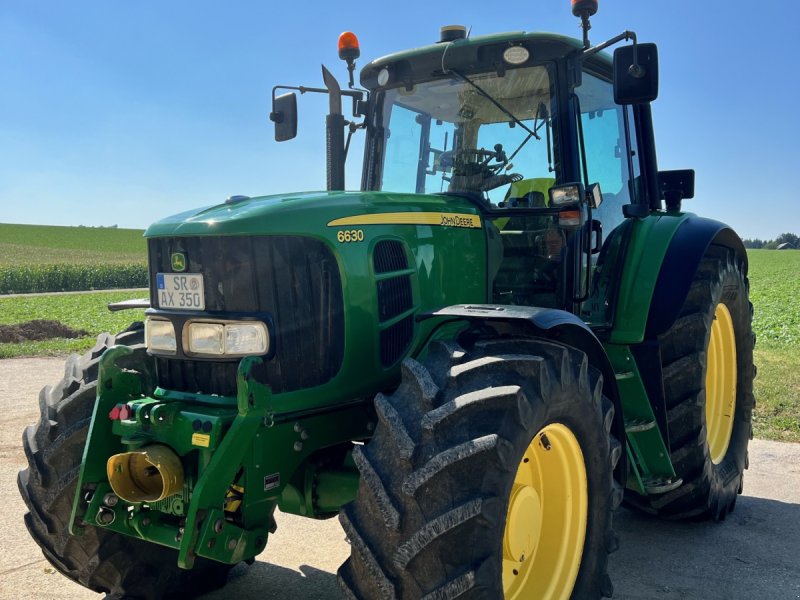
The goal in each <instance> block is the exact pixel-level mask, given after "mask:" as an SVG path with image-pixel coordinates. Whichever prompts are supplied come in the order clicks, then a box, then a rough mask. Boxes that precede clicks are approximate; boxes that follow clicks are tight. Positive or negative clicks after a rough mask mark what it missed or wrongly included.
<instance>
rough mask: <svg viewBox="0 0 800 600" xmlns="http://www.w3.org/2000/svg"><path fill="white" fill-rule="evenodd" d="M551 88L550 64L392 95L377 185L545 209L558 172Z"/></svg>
mask: <svg viewBox="0 0 800 600" xmlns="http://www.w3.org/2000/svg"><path fill="white" fill-rule="evenodd" d="M552 90H553V86H552V85H551V75H550V70H549V68H548V67H546V66H535V67H529V68H521V69H513V70H508V71H506V72H505V73H504V74H502V75H498V74H497V73H495V72H492V73H486V74H480V75H469V76H468V79H467V77H466V76H462V75H458V74H455V73H454V74H452V76H451V77H450V78H448V79H439V80H434V81H429V82H426V83H418V84H416V85H413V86H404V87H399V88H394V89H390V90H387V91H386V92H384V94H383V98H382V103H381V114H380V115H379V123H381V124H382V126H383V132H382V134H383V135H382V140H378V143H379V144H381V142H382V144H381V145H382V150H383V151H382V152H381V153H380V155H381V156H382V157H383V161H382V165H377V166H378V173H376V175H378V177H377V178H376V179H377V181H376V183H378V182H379V187H380V189H382V190H384V191H394V192H410V193H417V194H421V193H439V192H461V193H470V194H477V195H480V196H482V197H483V198H484V199H485V200H487V201H490V202H491V203H492V204H494V205H496V206H501V207H502V206H508V207H511V206H528V207H540V206H541V207H543V206H545V198H546V196H547V190H548V189H549V188H550V187H551V186H552V185H553V183H554V181H555V178H556V169H557V164H556V162H557V161H556V159H555V156H554V148H553V144H552V128H551V120H550V115H551V114H553V111H554V108H555V103H554V98H553V91H552ZM376 187H378V186H377V185H376ZM537 204H538V206H536V205H537Z"/></svg>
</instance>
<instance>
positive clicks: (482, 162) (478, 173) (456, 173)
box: [442, 144, 523, 192]
mask: <svg viewBox="0 0 800 600" xmlns="http://www.w3.org/2000/svg"><path fill="white" fill-rule="evenodd" d="M447 154H449V155H450V156H448V157H447V160H448V161H449V160H452V163H451V165H448V166H452V169H453V180H454V181H458V182H460V183H461V185H459V186H457V187H459V188H462V187H463V188H466V189H470V190H476V191H480V192H488V191H489V190H493V189H494V188H497V187H500V186H502V185H505V184H507V183H512V182H514V181H520V180H521V179H522V178H523V177H522V175H520V174H518V173H510V174H501V173H500V172H501V171H502V170H503V169H504V168H505V167H506V165H507V164H508V157H507V156H506V153H505V151H504V150H503V145H502V144H495V146H494V150H487V149H486V148H460V149H459V150H456V151H450V152H449V153H447ZM444 161H445V157H444V156H443V157H442V164H444Z"/></svg>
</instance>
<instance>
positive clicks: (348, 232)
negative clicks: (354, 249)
mask: <svg viewBox="0 0 800 600" xmlns="http://www.w3.org/2000/svg"><path fill="white" fill-rule="evenodd" d="M336 239H337V240H338V241H339V243H340V244H346V243H349V242H363V241H364V230H363V229H344V230H342V231H338V232H337V233H336Z"/></svg>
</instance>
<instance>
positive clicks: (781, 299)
mask: <svg viewBox="0 0 800 600" xmlns="http://www.w3.org/2000/svg"><path fill="white" fill-rule="evenodd" d="M748 256H749V257H750V274H749V275H750V290H751V299H752V301H753V304H754V306H755V319H754V322H753V328H754V331H755V333H756V336H757V343H756V353H755V361H756V365H757V367H758V377H757V378H756V386H755V387H756V400H757V403H758V404H757V407H756V413H755V416H754V419H753V421H754V425H755V435H756V437H759V438H765V439H773V440H783V441H794V442H800V352H798V350H797V349H798V345H799V344H800V303H798V302H797V301H796V300H795V299H796V298H800V251H780V250H750V251H749V252H748ZM140 295H143V294H140ZM133 296H135V294H132V293H131V292H98V293H92V294H64V295H47V296H25V297H16V298H2V296H0V325H2V324H13V323H22V322H25V321H30V320H33V319H42V318H47V319H54V320H57V321H60V322H61V323H63V324H64V325H67V326H69V327H71V328H73V329H82V330H85V331H88V332H90V335H88V336H85V337H81V338H78V339H73V340H63V339H53V340H46V341H38V342H24V343H6V344H2V343H0V358H9V357H14V356H34V355H36V356H41V355H63V354H67V353H69V352H83V351H85V350H87V349H88V348H90V347H91V346H92V345H93V344H94V338H95V336H96V335H97V334H98V333H100V332H102V331H112V332H117V331H121V330H122V329H124V328H125V327H127V326H128V324H129V323H130V322H131V321H134V320H137V319H141V318H142V317H143V311H141V310H136V311H123V312H119V313H110V312H109V311H108V310H107V309H106V304H108V303H109V302H114V301H119V300H123V299H127V298H131V297H133Z"/></svg>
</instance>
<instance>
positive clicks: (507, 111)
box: [450, 69, 542, 140]
mask: <svg viewBox="0 0 800 600" xmlns="http://www.w3.org/2000/svg"><path fill="white" fill-rule="evenodd" d="M450 72H451V73H454V74H455V75H458V77H459V78H460V79H462V80H463V81H465V82H467V83H468V84H469V85H471V86H472V87H474V88H475V89H476V90H478V93H479V94H480V95H481V96H483V97H484V98H486V99H487V100H488V101H489V102H491V103H492V104H494V105H495V106H496V107H497V108H499V109H500V110H501V111H503V114H505V115H506V116H507V117H509V118H510V119H511V120H512V121H513V122H514V123H516V124H517V125H519V126H520V127H522V128H523V129H524V130H525V131H527V132H528V133H529V134H531V135H532V136H533V137H535V138H536V139H537V140H540V139H542V138H540V137H539V134H538V133H536V131H534V130H533V129H531V128H530V127H528V126H527V125H525V123H523V122H522V121H520V120H519V119H518V118H517V117H515V116H514V115H513V114H512V113H511V111H510V110H508V109H507V108H506V107H505V106H503V105H502V104H500V103H499V102H498V101H497V100H495V99H494V98H493V97H492V95H491V94H490V93H489V92H487V91H486V90H484V89H483V88H482V87H480V86H479V85H478V84H477V83H475V82H474V81H472V80H471V79H470V78H469V77H467V76H466V75H464V74H462V73H459V72H458V71H456V70H455V69H450Z"/></svg>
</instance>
